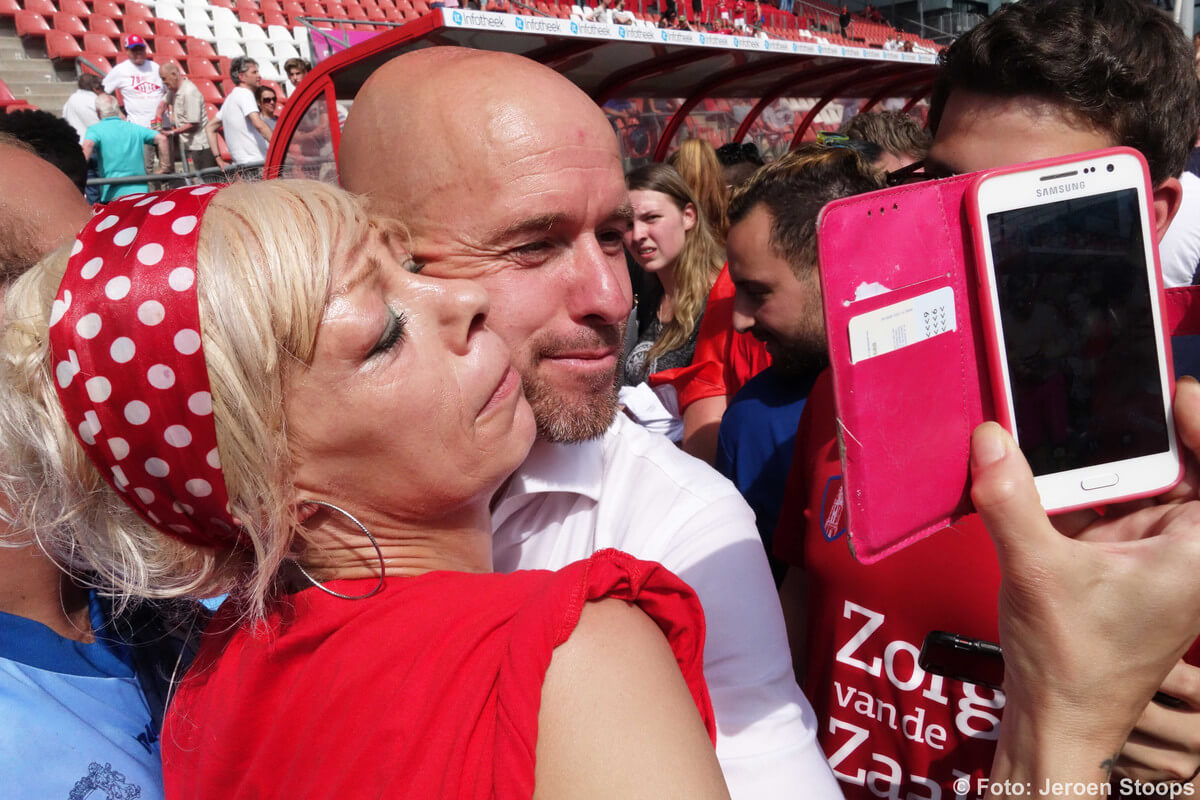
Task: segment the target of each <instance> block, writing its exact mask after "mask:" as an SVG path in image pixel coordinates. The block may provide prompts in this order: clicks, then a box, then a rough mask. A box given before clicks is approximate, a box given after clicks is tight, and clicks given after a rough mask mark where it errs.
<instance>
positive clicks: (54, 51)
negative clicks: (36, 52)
mask: <svg viewBox="0 0 1200 800" xmlns="http://www.w3.org/2000/svg"><path fill="white" fill-rule="evenodd" d="M82 54H83V51H82V50H80V49H79V43H78V42H76V41H75V37H74V36H72V35H71V34H69V33H64V32H63V31H50V32H49V33H47V34H46V55H47V56H49V57H50V58H52V59H55V60H58V59H71V58H75V57H76V56H80V55H82Z"/></svg>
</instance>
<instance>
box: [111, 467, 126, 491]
mask: <svg viewBox="0 0 1200 800" xmlns="http://www.w3.org/2000/svg"><path fill="white" fill-rule="evenodd" d="M112 474H113V480H114V481H115V482H116V484H117V488H118V489H122V490H124V488H125V487H126V486H128V485H129V478H126V477H125V470H123V469H121V468H120V467H113V468H112Z"/></svg>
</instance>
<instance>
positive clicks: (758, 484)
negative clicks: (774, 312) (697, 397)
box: [716, 367, 817, 580]
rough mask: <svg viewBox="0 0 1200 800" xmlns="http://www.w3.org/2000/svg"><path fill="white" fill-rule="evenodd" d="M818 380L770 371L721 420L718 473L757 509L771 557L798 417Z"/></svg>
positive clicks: (753, 380)
mask: <svg viewBox="0 0 1200 800" xmlns="http://www.w3.org/2000/svg"><path fill="white" fill-rule="evenodd" d="M816 378H817V373H815V372H814V373H812V374H811V375H791V374H788V373H786V372H783V371H782V370H779V369H777V368H776V367H767V368H766V369H765V370H763V371H762V372H760V373H758V374H757V375H755V376H754V377H753V378H751V379H750V380H748V381H747V382H746V384H745V385H744V386H743V387H742V388H741V389H740V390H739V391H738V393H737V394H736V395H734V396H733V400H732V401H730V403H729V408H727V409H725V416H723V417H722V418H721V427H720V430H719V432H718V433H717V462H716V467H717V471H718V472H720V473H721V474H722V475H724V476H725V477H727V478H729V480H731V481H733V484H734V486H736V487H737V488H738V491H739V492H741V493H742V497H744V498H746V502H747V503H748V504H749V505H750V508H752V509H754V517H755V521H756V524H757V525H758V533H759V536H761V537H762V540H763V545H764V546H765V547H766V548H767V555H768V557H769V556H770V554H771V542H772V539H773V537H774V534H775V525H776V523H777V522H778V521H779V509H780V508H781V507H782V506H783V491H784V487H785V485H786V484H787V476H788V471H789V470H790V469H791V468H792V449H793V447H794V446H795V444H796V429H797V428H798V427H799V426H800V413H801V412H802V411H804V401H805V399H807V397H808V393H809V392H810V391H811V390H812V387H813V382H814V381H816ZM771 565H772V569H773V570H775V571H776V580H778V579H779V578H780V577H781V575H780V574H779V573H778V570H779V569H780V565H778V564H776V563H775V561H774V559H771Z"/></svg>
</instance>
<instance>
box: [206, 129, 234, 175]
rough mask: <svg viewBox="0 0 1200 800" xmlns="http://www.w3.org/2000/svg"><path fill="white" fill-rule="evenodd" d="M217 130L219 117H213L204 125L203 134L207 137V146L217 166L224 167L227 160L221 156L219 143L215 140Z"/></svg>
mask: <svg viewBox="0 0 1200 800" xmlns="http://www.w3.org/2000/svg"><path fill="white" fill-rule="evenodd" d="M219 130H221V118H220V117H213V118H212V119H210V120H209V121H208V124H207V125H205V126H204V135H205V136H206V137H207V138H208V147H209V149H210V150H212V154H213V158H214V159H216V162H217V166H219V167H222V168H224V167H225V166H227V165H228V164H229V162H228V161H226V160H225V159H223V158H221V143H220V142H219V141H217V131H219Z"/></svg>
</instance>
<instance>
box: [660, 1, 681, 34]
mask: <svg viewBox="0 0 1200 800" xmlns="http://www.w3.org/2000/svg"><path fill="white" fill-rule="evenodd" d="M678 13H679V9H678V6H677V5H676V3H675V0H664V2H663V4H662V6H661V7H660V8H659V12H658V27H660V28H670V27H672V26H674V25H675V17H676V15H677V14H678Z"/></svg>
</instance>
